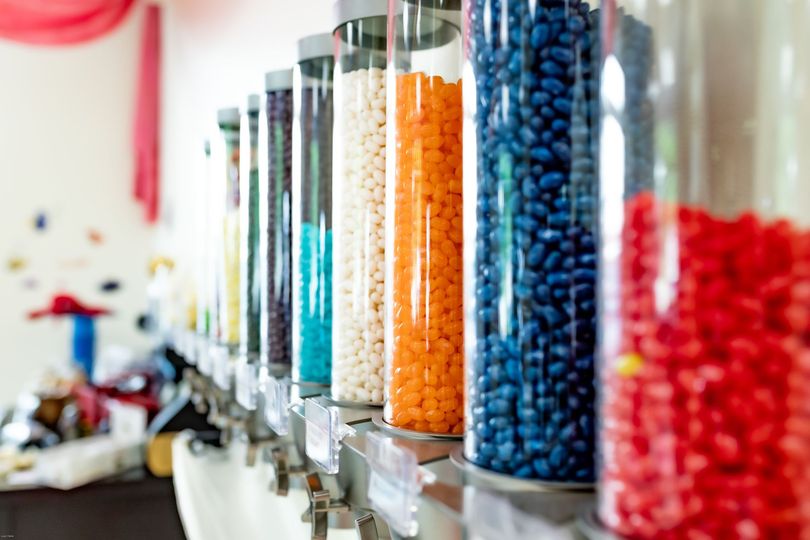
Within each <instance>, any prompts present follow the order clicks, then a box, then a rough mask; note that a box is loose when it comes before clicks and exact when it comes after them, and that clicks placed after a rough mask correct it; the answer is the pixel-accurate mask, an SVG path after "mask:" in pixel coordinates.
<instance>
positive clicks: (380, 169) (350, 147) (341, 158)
mask: <svg viewBox="0 0 810 540" xmlns="http://www.w3.org/2000/svg"><path fill="white" fill-rule="evenodd" d="M387 12H388V0H365V1H364V2H357V1H356V0H340V1H338V2H337V3H336V4H335V24H336V29H335V36H336V38H337V40H336V41H337V43H338V45H337V56H336V64H335V103H336V106H335V129H334V145H333V146H334V151H333V163H334V166H333V173H332V178H333V182H334V189H333V207H334V212H333V219H334V233H333V234H334V256H333V257H334V258H333V266H334V268H333V284H332V299H333V302H334V305H333V307H334V314H333V325H332V351H333V359H332V397H333V398H334V399H337V400H341V401H353V402H358V403H371V404H380V405H382V402H383V376H384V370H383V357H384V354H385V350H384V347H383V343H384V339H383V338H384V320H385V312H384V309H383V305H384V303H383V300H384V298H385V288H384V281H385V280H384V277H385V135H386V131H385V127H386V120H385V99H386V98H385V64H386V46H387V43H386V41H387V40H386V35H387V24H388V21H387V18H386V14H387Z"/></svg>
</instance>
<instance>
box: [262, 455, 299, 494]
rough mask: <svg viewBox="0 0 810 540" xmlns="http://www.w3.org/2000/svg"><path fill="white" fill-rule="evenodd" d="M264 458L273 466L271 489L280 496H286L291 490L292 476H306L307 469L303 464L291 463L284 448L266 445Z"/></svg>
mask: <svg viewBox="0 0 810 540" xmlns="http://www.w3.org/2000/svg"><path fill="white" fill-rule="evenodd" d="M264 460H265V462H269V463H270V464H271V465H272V466H273V471H274V473H275V474H274V479H273V481H272V482H271V483H270V491H273V492H275V494H276V495H278V496H280V497H286V496H287V493H288V492H289V490H290V477H291V476H304V475H306V473H307V469H306V467H305V466H302V465H292V466H291V465H290V464H289V459H288V456H287V451H286V450H284V449H283V448H279V447H276V448H270V447H265V450H264Z"/></svg>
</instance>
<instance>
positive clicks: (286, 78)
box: [264, 68, 293, 92]
mask: <svg viewBox="0 0 810 540" xmlns="http://www.w3.org/2000/svg"><path fill="white" fill-rule="evenodd" d="M292 80H293V72H292V69H289V68H288V69H277V70H275V71H268V72H267V73H265V74H264V90H265V91H266V92H272V91H274V90H289V89H290V88H292Z"/></svg>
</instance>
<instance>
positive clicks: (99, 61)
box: [0, 11, 153, 403]
mask: <svg viewBox="0 0 810 540" xmlns="http://www.w3.org/2000/svg"><path fill="white" fill-rule="evenodd" d="M140 23H141V17H140V12H139V11H137V12H136V13H134V14H132V15H131V16H130V17H129V18H128V19H127V20H126V21H125V22H124V24H123V25H122V26H121V27H120V28H118V29H117V30H116V31H114V32H113V33H112V34H110V35H108V36H106V37H104V38H102V39H99V40H96V41H93V42H91V43H89V44H84V45H79V46H72V47H56V48H49V47H32V46H26V45H20V44H16V43H12V42H8V41H0V72H1V73H2V83H1V84H0V220H1V221H0V223H1V224H2V225H1V226H0V263H2V266H0V301H2V304H1V305H0V403H7V402H9V401H10V400H13V399H14V397H15V396H16V395H17V393H18V392H19V390H20V389H21V388H22V387H23V385H24V384H25V383H26V382H28V381H30V380H32V379H33V378H34V376H35V374H36V373H37V372H38V371H40V370H41V369H42V367H43V366H45V365H46V364H48V363H50V362H52V361H53V360H54V359H58V358H65V357H66V356H67V354H68V350H69V349H68V344H69V335H70V334H69V324H68V323H67V322H52V321H48V320H43V321H39V322H29V321H27V320H26V319H25V316H24V314H25V313H26V312H27V311H28V310H30V309H34V308H38V307H41V306H44V305H45V304H47V303H48V300H49V298H50V296H51V294H52V293H53V292H54V291H56V290H58V289H66V290H68V291H71V292H73V293H75V294H76V295H77V296H78V297H79V298H80V299H82V300H84V301H86V302H92V303H100V304H102V305H106V306H109V307H110V308H112V309H114V310H115V316H113V317H109V318H107V319H104V320H102V321H100V322H99V325H98V327H97V332H98V336H99V341H100V343H99V350H101V348H102V347H104V346H106V345H107V344H110V343H121V344H125V345H129V346H134V347H143V346H144V345H145V340H144V339H143V336H141V335H140V334H139V333H138V332H137V330H136V329H135V318H136V316H137V314H138V313H139V312H140V311H141V310H142V309H143V306H144V303H145V302H144V288H145V285H146V279H147V275H146V264H147V261H148V259H149V256H150V254H151V246H152V235H153V233H152V230H151V229H150V228H149V227H147V225H146V224H145V222H144V221H143V218H142V211H141V208H140V207H139V206H138V205H137V204H136V203H135V202H134V201H133V199H132V197H131V195H130V193H131V181H132V180H131V179H132V157H131V156H132V154H131V133H132V116H133V109H134V103H135V79H136V73H137V59H138V48H139V44H140V26H141V24H140ZM40 209H42V210H45V211H46V212H47V214H48V216H49V217H50V223H49V226H48V228H47V230H46V231H45V232H44V233H41V234H38V233H36V232H34V229H33V227H32V225H31V220H32V218H33V216H34V214H35V213H36V212H37V211H38V210H40ZM89 227H93V228H95V229H98V230H99V231H100V232H101V233H103V235H104V237H105V243H104V244H102V245H100V246H98V247H96V246H94V245H92V244H91V243H90V242H89V240H88V238H87V229H88V228H89ZM12 256H21V257H24V258H25V259H27V261H28V267H27V268H26V269H24V270H23V271H21V272H15V273H12V272H9V270H8V269H7V266H6V265H7V260H8V258H9V257H12ZM78 258H85V259H86V261H87V266H85V267H75V266H67V267H66V266H64V264H63V263H65V262H68V263H70V262H71V260H75V259H78ZM32 278H33V279H35V280H36V281H37V283H38V285H37V287H36V288H34V289H27V288H25V287H24V285H23V284H24V282H25V281H26V280H28V279H32ZM107 278H117V279H120V280H121V282H122V284H123V288H122V290H121V291H120V292H117V293H114V294H109V295H105V294H101V293H100V292H99V289H98V285H99V283H100V282H101V281H103V280H104V279H107Z"/></svg>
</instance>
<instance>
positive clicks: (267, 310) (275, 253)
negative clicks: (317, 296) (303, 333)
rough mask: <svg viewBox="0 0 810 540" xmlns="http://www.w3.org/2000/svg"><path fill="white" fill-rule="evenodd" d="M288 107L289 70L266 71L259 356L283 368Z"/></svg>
mask: <svg viewBox="0 0 810 540" xmlns="http://www.w3.org/2000/svg"><path fill="white" fill-rule="evenodd" d="M292 108H293V105H292V70H291V69H284V70H278V71H271V72H269V73H267V74H266V75H265V95H264V99H263V105H262V106H261V108H260V117H259V150H260V153H259V193H260V195H259V200H260V201H261V202H260V221H261V242H260V243H261V250H262V255H261V270H260V272H261V279H262V280H264V281H263V283H262V286H261V291H262V292H261V301H262V307H261V317H262V323H261V356H262V359H263V360H265V361H266V362H268V363H269V364H271V365H273V366H274V367H277V368H279V369H281V370H282V371H283V370H284V367H285V366H286V367H287V368H289V365H290V362H291V356H292V351H291V342H290V335H291V333H292V320H291V317H292V312H291V302H292V289H291V286H292V282H291V272H292V245H291V244H292ZM274 371H275V369H274Z"/></svg>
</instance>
